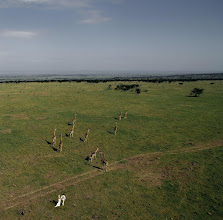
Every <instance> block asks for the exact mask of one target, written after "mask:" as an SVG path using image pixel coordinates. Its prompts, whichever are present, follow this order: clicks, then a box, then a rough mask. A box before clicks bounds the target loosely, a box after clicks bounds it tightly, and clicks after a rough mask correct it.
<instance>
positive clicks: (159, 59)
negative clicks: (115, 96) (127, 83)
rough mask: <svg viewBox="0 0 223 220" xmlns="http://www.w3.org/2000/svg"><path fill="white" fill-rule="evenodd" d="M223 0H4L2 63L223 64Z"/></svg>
mask: <svg viewBox="0 0 223 220" xmlns="http://www.w3.org/2000/svg"><path fill="white" fill-rule="evenodd" d="M222 11H223V1H222V0H0V71H78V70H101V71H148V72H153V71H181V72H182V71H183V72H208V71H211V72H223V13H222Z"/></svg>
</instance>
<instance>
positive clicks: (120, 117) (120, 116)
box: [119, 111, 122, 120]
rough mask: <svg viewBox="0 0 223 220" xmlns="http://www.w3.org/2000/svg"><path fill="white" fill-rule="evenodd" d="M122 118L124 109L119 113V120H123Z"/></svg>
mask: <svg viewBox="0 0 223 220" xmlns="http://www.w3.org/2000/svg"><path fill="white" fill-rule="evenodd" d="M121 119H122V111H121V113H120V115H119V120H121Z"/></svg>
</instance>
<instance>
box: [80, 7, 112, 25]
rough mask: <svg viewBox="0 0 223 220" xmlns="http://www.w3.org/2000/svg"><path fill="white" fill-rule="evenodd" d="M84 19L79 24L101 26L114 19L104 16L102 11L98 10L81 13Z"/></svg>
mask: <svg viewBox="0 0 223 220" xmlns="http://www.w3.org/2000/svg"><path fill="white" fill-rule="evenodd" d="M81 14H82V16H83V17H85V18H84V19H82V20H80V21H79V22H78V23H79V24H99V23H102V22H106V21H110V20H112V18H110V17H105V16H103V15H102V12H101V11H98V10H88V11H84V12H82V13H81Z"/></svg>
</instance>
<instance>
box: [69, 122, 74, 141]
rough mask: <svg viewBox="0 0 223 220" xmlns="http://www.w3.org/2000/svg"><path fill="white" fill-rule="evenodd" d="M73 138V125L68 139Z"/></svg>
mask: <svg viewBox="0 0 223 220" xmlns="http://www.w3.org/2000/svg"><path fill="white" fill-rule="evenodd" d="M73 136H74V124H73V127H72V128H71V130H70V138H71V137H73Z"/></svg>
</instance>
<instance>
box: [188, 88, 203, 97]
mask: <svg viewBox="0 0 223 220" xmlns="http://www.w3.org/2000/svg"><path fill="white" fill-rule="evenodd" d="M203 91H204V89H199V88H194V89H193V90H192V91H191V93H190V96H193V97H199V96H200V94H202V93H203Z"/></svg>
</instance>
